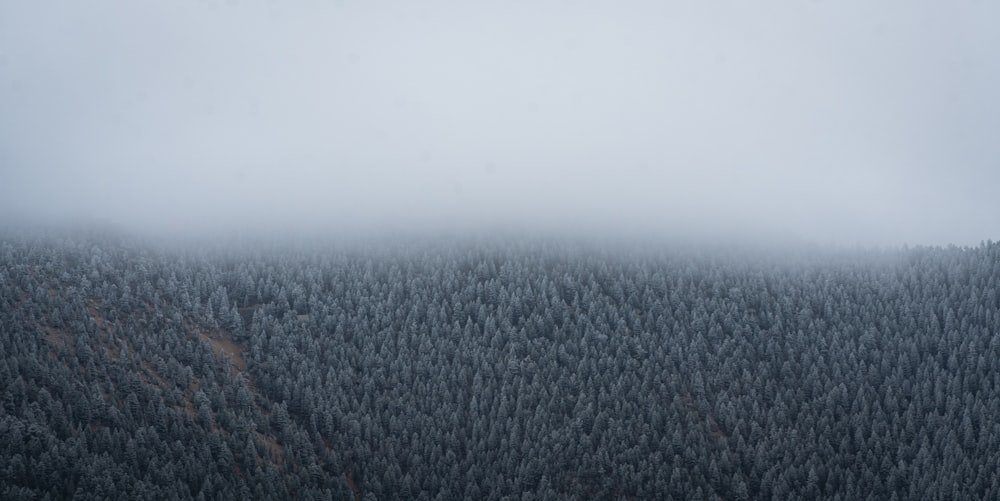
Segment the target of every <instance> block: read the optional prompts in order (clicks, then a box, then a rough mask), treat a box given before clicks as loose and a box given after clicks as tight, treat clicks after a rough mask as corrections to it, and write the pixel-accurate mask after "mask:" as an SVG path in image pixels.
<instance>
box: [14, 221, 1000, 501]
mask: <svg viewBox="0 0 1000 501" xmlns="http://www.w3.org/2000/svg"><path fill="white" fill-rule="evenodd" d="M998 289H1000V244H996V243H987V244H982V245H980V246H978V247H975V248H947V249H944V248H914V249H905V250H898V251H884V252H881V251H880V252H875V251H853V250H852V251H847V250H843V251H833V250H824V251H821V252H820V251H817V253H816V255H812V256H809V255H801V254H800V255H797V256H796V257H794V258H789V259H787V260H783V259H767V258H762V257H759V256H758V257H751V256H749V255H748V256H745V257H740V256H733V255H728V256H725V257H724V256H721V255H712V256H708V255H706V256H702V257H697V256H692V255H691V254H690V253H670V252H667V251H663V252H649V251H644V252H633V253H630V252H627V251H615V252H611V251H601V250H599V249H594V248H587V247H586V246H580V245H570V244H565V245H563V244H559V243H553V242H542V241H537V242H536V241H525V242H522V243H517V244H512V243H507V244H501V243H497V242H478V243H473V242H465V243H462V244H447V245H446V244H430V243H420V244H412V245H409V246H406V245H397V246H393V247H378V248H374V247H373V248H371V249H364V248H362V247H351V248H346V247H339V248H338V247H324V246H321V245H314V246H302V247H299V248H292V247H288V248H284V249H271V248H267V247H265V246H261V247H259V248H247V247H243V248H240V249H235V248H234V249H232V250H215V251H211V252H209V251H197V252H196V251H187V250H165V249H163V248H158V247H155V246H152V245H148V244H143V243H138V242H136V241H133V240H130V239H127V238H109V237H100V238H98V237H94V236H87V235H81V234H75V235H63V236H52V235H49V236H45V237H38V236H25V235H20V234H9V235H7V236H4V237H0V349H2V354H3V356H2V359H0V391H2V393H0V498H2V499H5V500H8V499H9V500H16V499H63V498H70V497H74V498H76V499H109V500H116V499H127V498H130V499H192V498H193V499H277V498H285V499H331V498H333V499H364V500H369V499H505V498H506V499H678V500H680V499H778V500H785V499H796V498H802V499H821V498H822V499H844V500H855V499H940V500H953V499H1000V453H998V451H1000V292H998Z"/></svg>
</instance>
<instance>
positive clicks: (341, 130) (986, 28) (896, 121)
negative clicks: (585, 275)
mask: <svg viewBox="0 0 1000 501" xmlns="http://www.w3.org/2000/svg"><path fill="white" fill-rule="evenodd" d="M998 26H1000V3H998V2H994V1H987V0H981V1H971V0H959V1H951V2H940V1H903V0H887V1H853V0H851V1H788V2H777V1H757V2H745V1H741V2H737V1H732V2H730V1H705V2H668V1H662V2H661V1H650V2H640V1H629V0H622V1H606V2H604V1H602V2H594V1H576V2H567V1H547V0H543V1H517V0H514V1H506V2H500V1H472V2H466V1H458V0H452V1H405V2H404V1H399V2H388V1H377V0H376V1H341V2H332V1H318V0H315V1H305V0H304V1H298V2H279V1H257V0H254V1H239V0H234V1H191V0H178V1H170V2H162V1H152V0H103V1H102V0H95V1H87V2H78V1H48V0H38V1H31V2H24V1H19V0H0V211H3V212H5V213H7V214H10V215H14V216H15V217H35V218H45V219H96V220H101V221H110V222H113V223H117V224H121V225H125V226H129V227H135V228H142V229H147V230H148V229H152V230H153V231H156V230H158V229H164V230H177V229H183V228H198V229H201V230H205V229H214V228H234V227H240V228H245V229H268V228H287V227H289V226H292V227H301V228H315V227H334V228H339V227H358V226H376V227H377V226H379V225H387V224H395V225H407V224H416V223H420V224H440V225H451V224H465V225H471V226H483V225H486V224H490V223H496V222H503V223H507V224H513V225H515V226H518V225H522V226H539V225H543V226H544V225H554V226H573V227H577V228H581V229H584V230H586V229H588V228H592V229H594V230H595V231H597V230H599V229H600V228H608V227H621V226H632V227H636V228H641V229H649V230H655V231H672V230H673V229H674V228H676V227H677V226H678V225H687V226H692V225H693V226H699V227H704V228H708V229H710V231H717V232H720V233H722V232H729V231H733V230H734V229H739V230H740V231H749V232H755V231H757V230H758V229H759V230H760V231H761V232H762V233H768V234H784V235H797V236H802V237H805V238H811V239H817V240H820V241H834V242H839V243H856V242H861V243H887V244H901V243H904V242H906V243H911V244H914V243H918V244H920V243H923V244H944V243H957V244H975V243H978V242H979V241H980V240H984V239H987V238H992V239H994V240H995V239H998V237H1000V196H998V193H1000V90H998V89H1000V28H998Z"/></svg>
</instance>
